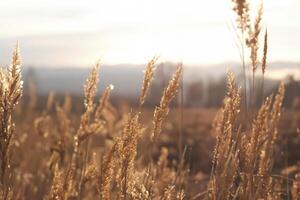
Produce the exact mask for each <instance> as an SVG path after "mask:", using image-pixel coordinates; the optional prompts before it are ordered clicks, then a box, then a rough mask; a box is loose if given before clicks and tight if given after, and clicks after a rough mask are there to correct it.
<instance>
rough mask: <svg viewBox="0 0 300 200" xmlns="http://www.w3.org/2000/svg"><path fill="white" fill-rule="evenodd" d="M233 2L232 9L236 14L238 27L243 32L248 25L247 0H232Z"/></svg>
mask: <svg viewBox="0 0 300 200" xmlns="http://www.w3.org/2000/svg"><path fill="white" fill-rule="evenodd" d="M232 2H233V3H234V7H233V11H234V12H235V13H236V14H237V23H238V28H240V29H241V30H242V32H245V31H246V29H247V28H248V27H249V22H250V17H249V3H248V1H247V0H232Z"/></svg>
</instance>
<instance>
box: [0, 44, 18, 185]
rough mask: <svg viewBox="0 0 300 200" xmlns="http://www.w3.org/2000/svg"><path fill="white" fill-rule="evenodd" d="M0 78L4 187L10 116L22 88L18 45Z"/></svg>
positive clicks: (0, 172) (12, 126)
mask: <svg viewBox="0 0 300 200" xmlns="http://www.w3.org/2000/svg"><path fill="white" fill-rule="evenodd" d="M0 77H1V79H0V134H1V135H0V138H1V140H0V158H1V162H0V181H1V183H2V184H4V185H5V184H6V183H7V181H8V180H6V179H9V177H10V176H9V175H8V174H7V169H9V168H10V157H9V155H10V144H11V139H12V136H13V134H14V132H15V131H14V129H15V124H14V123H13V121H12V115H13V110H14V109H15V107H16V104H17V103H18V101H19V99H20V97H21V95H22V88H23V82H22V80H21V59H20V53H19V45H18V44H17V45H16V48H15V50H14V52H13V56H12V64H11V66H10V67H9V68H8V70H7V71H2V70H1V73H0Z"/></svg>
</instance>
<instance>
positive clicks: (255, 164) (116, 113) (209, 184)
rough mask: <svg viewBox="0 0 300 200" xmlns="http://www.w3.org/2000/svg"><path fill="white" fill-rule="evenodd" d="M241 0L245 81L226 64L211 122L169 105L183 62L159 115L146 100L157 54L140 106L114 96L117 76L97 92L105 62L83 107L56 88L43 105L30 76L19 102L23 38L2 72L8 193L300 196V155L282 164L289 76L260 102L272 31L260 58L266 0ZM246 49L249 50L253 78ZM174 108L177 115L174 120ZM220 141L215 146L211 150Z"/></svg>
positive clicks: (0, 136)
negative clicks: (252, 5)
mask: <svg viewBox="0 0 300 200" xmlns="http://www.w3.org/2000/svg"><path fill="white" fill-rule="evenodd" d="M233 3H234V9H233V10H234V11H235V12H236V14H237V16H238V18H237V24H238V26H237V29H236V33H237V35H238V38H239V43H240V44H241V45H240V50H241V58H242V67H243V70H244V75H245V76H244V83H243V84H244V86H243V88H241V87H239V86H237V84H236V82H235V78H234V75H233V74H232V73H230V72H228V75H227V93H226V97H225V99H224V102H223V106H222V108H221V109H220V110H219V111H218V112H217V114H216V117H215V119H214V120H213V122H212V125H211V126H210V125H207V126H206V127H205V125H203V124H200V125H199V124H197V125H195V124H193V125H192V128H190V127H182V126H183V124H180V123H183V122H182V119H181V120H179V122H178V120H177V119H178V115H182V114H183V108H182V107H180V108H179V109H178V112H176V113H172V109H171V108H170V103H171V101H172V100H173V99H174V98H175V97H176V94H177V91H178V90H179V88H180V84H181V76H182V73H183V66H182V65H181V64H179V65H178V67H177V70H176V71H175V73H174V74H173V76H172V78H171V80H170V81H169V83H168V85H167V86H166V88H165V89H164V91H163V94H162V97H161V100H160V103H159V105H157V106H156V107H155V109H154V112H153V114H151V115H152V117H150V116H149V112H148V113H147V111H146V110H145V109H144V108H143V106H144V103H145V101H146V99H147V94H148V91H149V88H150V85H151V81H152V80H153V76H154V74H155V73H154V72H155V64H156V62H157V59H158V58H157V57H154V58H153V59H152V60H151V61H149V63H148V65H147V66H146V69H145V77H144V82H143V85H142V87H141V94H140V98H139V106H138V107H136V108H130V109H127V111H126V112H122V111H120V109H117V108H116V107H115V106H113V105H112V104H111V103H110V100H109V98H110V93H111V92H112V90H113V86H112V85H109V86H108V87H107V88H106V89H105V91H104V92H103V94H102V95H101V97H100V98H99V100H96V97H97V84H98V81H99V73H98V71H99V69H101V67H100V64H99V63H97V64H95V66H94V67H93V68H92V70H91V73H90V75H89V77H88V79H87V81H86V83H85V86H84V112H83V113H82V114H81V116H78V113H76V114H75V113H73V112H72V100H71V98H70V97H69V96H66V97H65V100H64V102H63V103H60V102H58V101H55V99H54V96H53V93H50V94H49V97H48V100H47V103H46V106H45V109H44V110H43V111H42V112H39V111H37V110H36V109H35V106H36V102H37V97H36V94H35V87H34V85H33V84H32V83H30V82H29V90H30V101H29V102H27V104H26V105H24V104H21V105H18V106H17V104H18V102H19V100H20V97H21V95H22V81H21V71H20V55H19V49H18V46H17V47H16V49H15V51H14V53H13V59H12V64H11V66H10V67H9V68H8V69H7V70H1V71H0V120H1V121H0V157H1V162H0V182H1V183H0V199H5V200H9V199H20V200H21V199H53V200H54V199H56V200H72V199H104V200H108V199H128V200H129V199H141V200H144V199H162V200H171V199H212V200H224V199H245V200H250V199H299V198H300V171H299V164H298V165H297V163H296V164H293V165H288V164H287V163H285V164H283V165H278V167H276V168H274V166H275V163H276V162H277V161H278V160H276V158H277V157H276V155H278V152H281V150H280V149H279V148H280V147H282V146H284V143H281V141H280V140H279V139H280V138H282V136H281V134H280V132H279V131H278V130H279V129H278V128H279V125H280V117H281V115H282V114H281V113H282V101H283V98H284V96H285V87H284V84H283V83H281V84H280V85H279V87H278V91H277V93H276V94H274V95H271V96H269V97H266V98H263V99H264V100H263V102H262V105H261V106H260V108H256V107H255V104H253V102H254V101H255V100H256V99H255V98H257V97H258V96H259V95H258V94H259V93H260V94H262V96H263V83H256V81H255V74H256V71H257V70H259V69H261V70H262V74H263V75H264V74H265V72H266V69H267V46H268V41H267V31H265V36H264V42H263V44H264V48H263V52H262V59H261V62H260V61H259V56H258V55H259V49H260V48H259V38H260V37H259V36H260V32H261V25H260V23H261V19H262V14H263V9H262V8H263V7H262V6H261V7H260V8H259V9H258V13H257V17H256V18H255V20H254V21H253V23H252V21H251V19H250V16H249V5H248V3H247V1H246V0H233ZM245 48H249V50H250V56H249V58H250V61H251V62H250V63H251V64H250V69H251V72H252V77H251V78H249V80H248V79H247V76H246V71H247V70H246V66H247V64H246V62H245V59H246V58H245V55H244V54H245ZM100 71H101V70H100ZM100 74H101V73H100ZM249 77H250V76H249ZM258 84H262V85H258ZM247 85H248V86H251V87H249V88H250V92H249V93H247V91H246V90H245V88H246V87H247ZM257 88H262V91H259V90H258V89H257ZM247 100H249V102H247ZM174 109H175V108H174ZM148 111H149V110H148ZM14 112H15V114H14ZM178 113H179V114H178ZM169 114H170V115H171V118H172V119H174V120H173V121H172V120H171V122H170V121H166V120H167V117H168V115H169ZM174 115H175V117H174ZM172 116H173V117H172ZM14 119H15V120H14ZM145 119H147V120H145ZM289 119H290V118H289ZM176 120H177V121H176ZM290 120H294V119H290ZM297 120H299V116H298V118H297V119H296V116H295V121H293V122H290V121H288V122H286V123H288V124H292V123H293V125H291V127H294V130H296V129H297V128H298V129H297V133H296V134H298V136H297V137H298V140H299V134H300V133H299V126H300V125H299V123H298V122H299V121H297ZM14 122H16V125H15V124H14ZM206 124H207V123H206ZM203 127H204V128H203ZM178 130H179V131H178ZM174 132H175V133H174ZM190 132H191V133H192V134H190ZM199 132H201V134H199ZM177 133H178V134H177ZM191 135H192V136H191ZM191 138H192V139H191ZM199 138H200V139H199ZM213 138H215V139H213ZM178 140H179V141H178ZM199 141H200V142H199ZM182 144H185V146H184V147H183V145H182ZM213 144H214V150H213V151H209V147H208V146H209V145H213ZM298 144H299V143H298ZM206 145H207V146H206ZM192 148H194V149H192ZM195 149H196V153H195ZM295 151H297V149H296V150H295ZM298 151H299V149H298ZM198 160H202V161H201V162H200V164H199V162H197V161H198ZM203 163H204V164H203ZM199 166H200V167H199ZM203 166H205V167H203ZM207 166H208V167H207ZM205 168H206V170H207V168H209V169H210V172H208V171H205ZM199 169H200V170H199Z"/></svg>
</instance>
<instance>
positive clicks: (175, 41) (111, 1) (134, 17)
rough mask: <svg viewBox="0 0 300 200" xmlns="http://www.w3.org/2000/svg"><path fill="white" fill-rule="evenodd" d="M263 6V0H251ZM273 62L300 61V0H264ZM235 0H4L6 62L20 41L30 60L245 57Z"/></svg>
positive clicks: (1, 55) (1, 59) (1, 39)
mask: <svg viewBox="0 0 300 200" xmlns="http://www.w3.org/2000/svg"><path fill="white" fill-rule="evenodd" d="M250 2H252V5H253V6H254V7H255V6H256V5H257V3H258V2H259V1H258V0H254V1H250ZM264 2H265V15H264V21H263V24H264V27H266V26H267V27H268V32H269V35H270V37H269V38H270V44H269V46H270V50H269V58H270V60H271V61H279V60H281V61H283V60H284V61H299V53H300V39H299V35H300V12H299V9H300V1H299V0H264ZM231 7H232V4H231V0H206V1H204V0H181V1H179V0H147V1H146V0H107V1H104V0H59V1H54V0H9V1H3V2H1V5H0V27H1V31H0V64H1V65H3V64H7V63H8V62H9V61H10V58H9V56H10V53H11V50H12V48H13V46H14V44H15V42H16V41H17V40H18V41H19V42H20V46H21V50H22V57H23V63H24V64H25V65H34V66H86V65H90V64H92V63H94V62H95V60H97V59H98V58H100V59H101V60H102V61H103V62H104V63H109V64H117V63H145V62H146V61H147V60H149V58H151V57H152V56H153V55H155V54H160V55H161V61H175V62H176V61H182V62H184V63H190V64H206V63H219V62H224V61H237V60H238V59H239V56H238V51H237V48H236V47H235V45H234V33H232V32H231V31H230V29H229V28H228V27H230V24H231V22H232V21H233V20H234V17H233V15H232V11H231Z"/></svg>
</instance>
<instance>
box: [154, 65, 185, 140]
mask: <svg viewBox="0 0 300 200" xmlns="http://www.w3.org/2000/svg"><path fill="white" fill-rule="evenodd" d="M181 75H182V65H181V64H180V65H179V66H178V67H177V69H176V71H175V73H174V74H173V77H172V79H171V80H170V82H169V84H168V86H167V87H166V88H165V90H164V92H163V96H162V98H161V100H160V103H159V106H157V107H156V108H155V110H154V119H153V124H154V128H153V131H152V135H151V139H152V141H156V139H157V137H158V136H159V135H160V133H161V129H162V124H163V121H164V120H165V118H166V117H167V115H168V113H169V105H170V102H171V101H172V99H173V98H174V97H175V95H176V92H177V90H178V86H179V84H180V80H181Z"/></svg>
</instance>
